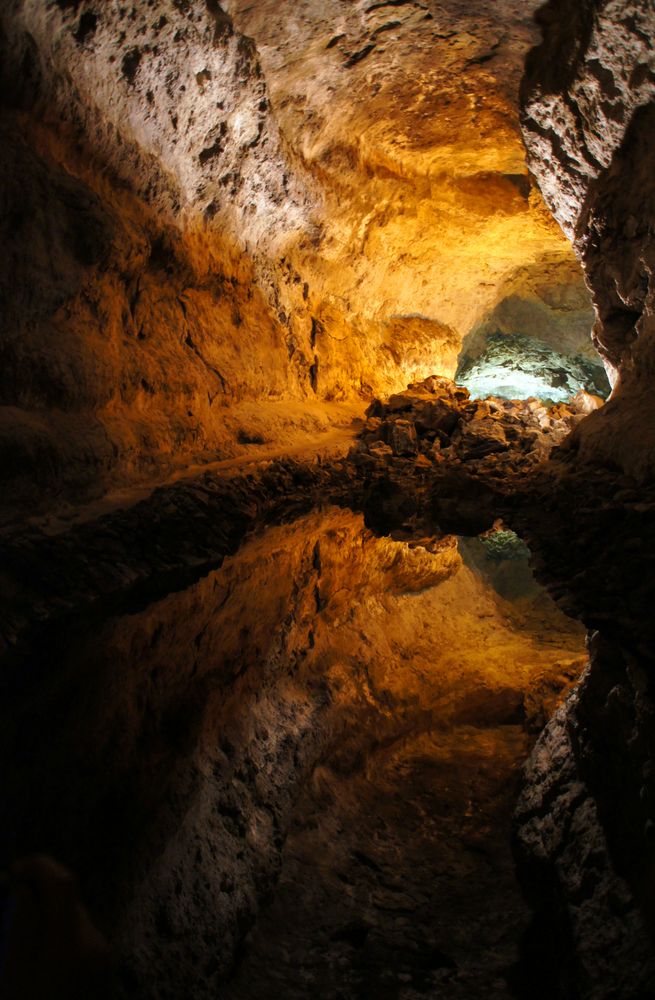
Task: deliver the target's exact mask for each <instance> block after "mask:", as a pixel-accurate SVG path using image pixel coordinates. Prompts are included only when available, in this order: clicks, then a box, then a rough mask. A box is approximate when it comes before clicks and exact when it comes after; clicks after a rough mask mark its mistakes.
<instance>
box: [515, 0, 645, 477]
mask: <svg viewBox="0 0 655 1000" xmlns="http://www.w3.org/2000/svg"><path fill="white" fill-rule="evenodd" d="M539 17H540V21H541V24H542V28H543V33H544V39H543V42H542V44H541V45H540V46H539V47H538V48H536V49H534V50H533V51H532V52H531V54H530V56H529V58H528V61H527V67H526V75H525V78H524V80H523V84H522V95H521V99H522V127H523V133H524V136H525V141H526V147H527V150H528V162H529V164H530V167H531V169H532V171H533V172H534V175H535V176H536V178H537V181H538V183H539V185H540V188H541V190H542V192H543V194H544V197H545V199H546V202H547V204H548V206H549V207H550V209H551V210H552V212H553V214H554V215H555V218H556V219H557V220H558V221H559V223H560V224H561V226H562V228H563V229H564V231H565V232H566V233H567V234H568V235H569V236H570V238H571V239H572V241H573V245H574V247H575V250H576V253H577V255H578V257H579V259H580V261H581V263H582V265H583V267H584V270H585V274H586V277H587V281H588V284H589V287H590V289H591V292H592V295H593V299H594V305H595V309H596V315H597V318H596V323H595V327H594V334H593V337H594V342H595V344H596V346H597V347H598V350H599V352H600V354H601V355H602V356H603V357H604V359H605V361H606V364H607V366H608V368H609V370H610V371H611V372H612V373H613V376H614V379H615V381H616V387H615V391H614V397H613V399H612V400H611V401H610V403H609V405H608V406H607V407H606V408H605V409H604V410H603V411H602V412H599V413H598V414H596V415H595V416H594V417H593V418H592V419H591V420H589V421H588V422H587V423H586V424H585V426H584V427H583V428H581V429H580V431H579V432H578V434H577V435H576V436H575V438H574V440H573V442H572V445H571V447H572V451H574V452H577V453H578V454H579V455H580V456H581V457H582V459H583V460H584V459H587V458H589V459H591V458H593V457H594V456H595V457H596V460H598V458H599V457H600V456H604V458H605V460H606V461H608V462H610V463H612V464H613V465H614V466H615V467H618V468H622V469H624V470H625V471H627V472H629V473H631V474H635V475H638V476H639V477H640V478H642V479H644V480H645V479H648V478H649V477H650V476H652V473H653V468H654V465H653V462H654V458H655V437H654V435H655V430H654V428H655V419H654V414H653V402H652V392H651V388H650V386H651V382H652V377H653V350H654V348H653V319H652V314H653V284H652V278H651V272H652V255H653V238H652V228H653V176H652V159H653V139H652V134H653V128H652V125H653V115H654V113H655V104H654V98H655V77H654V71H655V54H654V51H653V44H652V39H653V29H654V21H653V11H652V8H651V6H650V4H645V3H626V2H625V0H613V2H609V0H608V2H586V3H584V4H570V3H566V2H551V3H548V4H546V5H545V6H544V8H543V10H542V11H541V12H540V15H539ZM628 441H629V442H630V446H629V447H626V443H627V442H628Z"/></svg>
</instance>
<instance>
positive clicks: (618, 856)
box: [517, 0, 655, 1000]
mask: <svg viewBox="0 0 655 1000" xmlns="http://www.w3.org/2000/svg"><path fill="white" fill-rule="evenodd" d="M540 21H541V24H542V29H543V34H544V38H543V42H542V44H541V45H540V46H539V47H538V48H536V49H535V50H533V51H532V53H531V54H530V56H529V58H528V61H527V68H526V76H525V78H524V81H523V86H522V104H523V110H522V124H523V129H524V135H525V139H526V145H527V148H528V152H529V163H530V166H531V169H532V171H533V172H534V174H535V176H536V178H537V180H538V182H539V184H540V186H541V189H542V191H543V193H544V196H545V198H546V201H547V203H548V204H549V206H550V207H551V209H552V211H553V212H554V214H555V216H556V218H557V219H558V221H559V222H560V224H561V225H562V227H563V229H564V230H565V232H567V233H568V235H569V236H570V237H571V239H572V241H573V245H574V247H575V250H576V253H577V254H578V257H579V259H580V261H581V262H582V265H583V267H584V269H585V274H586V277H587V281H588V284H589V287H590V289H591V291H592V295H593V298H594V305H595V309H596V322H595V327H594V341H595V343H596V344H597V346H598V349H599V351H600V353H601V354H602V355H603V357H604V358H605V361H606V365H607V368H608V370H609V371H610V372H611V373H612V374H613V378H614V380H615V388H614V391H613V395H612V398H611V399H610V401H609V403H608V404H607V405H606V406H605V407H603V409H602V410H599V411H596V412H595V413H593V414H591V416H589V417H588V418H587V419H586V420H585V421H583V422H582V423H581V424H580V425H579V426H578V428H576V430H575V431H574V432H573V434H572V435H571V438H570V439H569V440H568V441H567V442H566V443H565V445H564V446H563V447H562V448H561V449H560V450H559V451H558V453H557V455H556V457H557V458H558V459H559V461H558V462H555V463H552V464H551V467H550V474H551V475H552V476H553V477H554V480H555V481H556V480H558V479H559V480H560V485H559V486H557V487H556V489H555V491H554V492H552V491H551V501H550V503H551V504H552V506H553V509H557V510H558V511H559V514H556V515H554V516H553V515H547V514H545V513H544V515H543V517H542V519H541V523H539V522H537V521H535V522H534V527H535V530H536V533H537V535H540V536H541V542H540V543H539V542H537V543H536V548H537V549H538V551H539V553H540V556H539V560H540V564H541V566H542V568H543V572H544V573H545V575H546V576H547V577H549V578H550V580H552V581H557V583H556V584H555V588H556V590H557V592H558V593H559V595H560V597H561V599H562V600H565V601H567V603H568V604H569V606H573V607H574V608H575V609H576V611H577V613H578V614H580V615H581V617H582V619H583V621H585V623H586V624H587V625H588V626H589V627H590V628H591V629H592V630H594V637H593V641H592V646H591V649H592V657H591V666H590V670H589V673H588V675H587V677H586V678H585V680H584V681H583V683H582V685H581V687H580V690H579V692H578V693H576V695H575V696H574V697H573V698H572V699H571V700H570V701H569V702H568V704H567V706H566V708H565V709H564V710H563V711H562V712H561V713H560V714H559V716H558V717H557V718H556V719H555V720H553V722H552V723H550V724H549V726H548V727H547V728H546V730H545V732H544V734H543V736H542V738H541V740H540V743H539V745H538V747H537V749H536V751H535V753H534V754H533V757H532V759H531V761H530V762H529V764H528V767H527V770H526V776H525V788H524V792H523V795H522V798H521V802H520V805H519V810H518V814H517V845H518V846H517V849H518V857H519V862H520V865H521V867H522V870H523V877H524V884H525V886H526V890H527V892H528V893H529V895H530V896H531V899H532V901H533V904H534V905H535V908H536V911H537V914H538V920H537V924H536V925H535V934H534V938H533V939H532V941H531V942H529V947H528V953H529V957H528V959H527V961H528V962H531V963H532V965H533V966H534V964H535V963H537V964H540V965H541V968H542V969H543V975H544V977H545V983H546V986H545V993H546V994H547V995H549V996H553V995H554V996H561V997H570V996H575V997H584V998H592V997H593V998H594V1000H596V998H604V997H610V996H612V997H617V998H618V997H620V998H626V1000H628V998H633V997H642V996H644V997H645V996H651V995H652V993H653V990H654V989H655V966H654V964H653V926H654V925H653V898H654V896H653V879H652V872H653V845H652V835H651V829H652V823H653V819H652V816H651V810H652V802H653V787H652V763H651V762H652V734H653V685H652V668H653V664H652V635H651V624H650V618H651V615H650V603H651V601H650V595H649V588H650V584H649V583H647V582H645V581H650V579H651V578H652V567H651V562H652V553H653V504H652V495H651V483H652V474H653V470H654V468H655V466H654V458H655V447H654V445H655V413H654V411H653V402H652V377H653V350H654V343H655V340H654V337H653V334H654V332H655V331H654V330H653V285H652V277H651V272H652V263H651V259H652V254H653V243H652V203H653V198H652V183H653V182H652V162H653V154H654V149H653V130H652V122H653V115H654V113H655V77H654V74H653V71H654V69H655V53H654V49H653V42H652V39H653V36H654V32H655V11H653V8H652V5H651V4H642V3H633V2H631V0H594V2H587V3H583V4H569V3H566V2H564V0H551V2H550V3H548V4H546V5H545V6H544V8H543V9H542V11H541V12H540ZM612 481H613V483H614V484H613V485H612ZM565 483H566V484H567V485H566V486H565V485H564V484H565ZM576 483H577V485H575V484H576ZM562 490H565V493H566V500H564V497H563V495H562V493H561V491H562ZM576 491H579V492H580V496H581V497H582V496H583V495H585V496H586V497H587V499H586V501H585V502H583V503H579V504H576V506H575V508H574V509H575V516H574V520H573V527H572V528H571V529H569V528H565V527H564V524H565V517H566V515H565V514H564V510H565V509H568V510H569V511H570V505H571V498H572V497H573V496H574V495H575V493H576ZM558 493H559V494H560V496H561V499H560V501H556V500H555V496H556V495H557V494H558ZM649 497H651V500H649V499H648V498H649ZM642 500H644V501H646V502H645V503H644V504H643V506H642V505H641V504H640V501H642ZM635 519H636V520H635ZM548 524H549V525H550V530H549V529H548V526H547V525H548ZM574 535H575V538H574ZM557 536H561V538H560V541H558V542H554V539H555V538H556V537H557ZM565 549H566V551H565ZM576 564H577V565H578V566H582V565H583V564H584V565H586V568H585V569H584V570H583V571H582V572H580V573H579V575H578V576H577V577H576V576H575V574H574V573H572V566H573V565H576ZM594 567H595V569H594ZM595 574H597V576H598V578H597V579H596V580H595V581H594V579H593V577H594V575H595ZM608 955H610V956H611V961H610V962H608V961H607V956H608Z"/></svg>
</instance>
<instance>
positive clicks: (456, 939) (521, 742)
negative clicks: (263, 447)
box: [7, 508, 584, 1000]
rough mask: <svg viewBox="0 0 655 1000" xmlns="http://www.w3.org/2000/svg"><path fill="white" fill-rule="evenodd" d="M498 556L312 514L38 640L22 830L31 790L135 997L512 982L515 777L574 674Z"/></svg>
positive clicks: (20, 833)
mask: <svg viewBox="0 0 655 1000" xmlns="http://www.w3.org/2000/svg"><path fill="white" fill-rule="evenodd" d="M509 541H510V540H508V539H505V541H504V543H503V540H502V539H501V538H499V537H496V538H495V540H492V541H488V540H487V541H483V542H480V541H476V540H471V539H468V540H459V542H458V540H457V539H455V538H453V537H450V538H445V539H443V540H441V541H437V542H435V543H434V544H433V545H431V550H430V551H427V550H426V549H425V548H422V547H421V546H412V545H410V544H407V543H405V542H397V541H393V540H391V539H390V538H384V537H383V538H379V537H376V536H374V535H373V534H372V533H371V532H370V531H369V530H368V529H366V528H365V527H364V524H363V518H362V516H361V515H358V514H354V513H352V512H350V511H348V510H340V509H335V508H330V509H327V510H323V511H315V512H313V513H311V514H309V515H307V516H304V517H302V518H299V519H298V520H297V521H295V522H294V523H292V524H288V525H282V526H279V527H274V528H269V529H267V530H265V531H262V532H261V533H259V534H256V535H253V536H252V537H251V538H250V539H249V540H247V541H246V542H245V543H244V544H243V545H242V547H241V549H240V551H239V552H238V553H237V554H236V555H235V556H234V557H232V558H229V559H226V561H225V563H224V564H223V566H222V567H221V568H220V569H219V570H216V571H214V572H211V573H209V574H208V575H207V576H206V577H205V578H203V579H202V580H200V581H199V582H198V583H196V584H195V585H194V586H192V587H189V588H188V589H186V590H183V591H180V592H179V593H175V594H171V595H170V596H168V597H166V598H165V599H163V600H160V601H157V602H153V603H151V604H149V606H148V607H147V608H146V609H145V610H143V611H141V612H139V613H136V614H131V615H122V616H117V617H114V618H111V619H108V620H105V621H103V622H101V623H98V624H96V625H95V626H94V627H93V629H92V630H89V631H88V633H87V634H85V635H82V634H81V630H80V628H79V627H76V629H75V631H74V633H73V634H71V636H70V637H65V641H63V640H62V642H61V643H60V644H59V647H58V648H57V649H54V648H53V649H52V651H46V654H47V655H49V656H51V657H52V658H53V660H54V659H56V661H57V662H56V669H54V668H53V667H52V664H50V663H49V662H47V663H44V665H43V676H44V677H46V676H47V677H48V678H49V680H48V684H49V685H50V688H49V690H48V691H47V697H46V696H45V695H44V698H43V702H42V705H41V706H40V707H39V706H37V705H34V704H33V703H32V702H30V705H29V713H28V714H25V715H24V716H20V717H19V716H17V717H16V719H15V720H14V722H13V725H14V726H15V732H14V733H13V735H12V734H9V736H8V738H9V739H12V740H14V743H15V745H16V746H17V747H25V748H27V749H26V751H25V754H24V757H25V760H26V761H28V760H29V773H27V771H28V766H27V764H26V765H25V767H24V768H23V770H22V771H21V777H20V787H18V785H17V786H16V788H15V789H13V790H10V791H8V792H7V797H8V799H11V798H12V796H13V800H15V802H16V805H15V808H14V809H13V813H12V814H13V815H14V816H15V817H16V822H17V823H18V822H20V819H21V817H23V816H25V817H29V816H30V810H29V809H28V808H27V807H26V805H25V798H24V797H25V795H26V794H28V793H29V789H30V788H33V787H39V788H40V789H41V790H42V791H41V794H40V799H39V801H40V803H41V806H42V815H41V817H40V824H39V835H40V836H41V837H43V840H44V842H46V843H49V844H52V845H53V850H54V851H56V852H57V853H58V854H59V855H60V856H61V857H62V858H64V860H67V861H71V860H72V863H73V867H74V868H75V870H76V871H77V872H78V873H80V874H81V875H82V877H83V879H84V880H85V881H84V884H85V886H86V887H88V889H89V898H92V899H93V900H94V901H95V906H96V911H95V912H96V914H97V916H98V917H99V919H100V920H101V922H103V926H106V927H111V928H112V938H113V940H114V942H115V943H116V944H117V946H118V948H119V949H120V950H122V952H123V954H124V955H125V956H126V968H125V970H124V976H125V977H126V983H127V986H128V988H129V990H130V991H132V993H133V994H135V995H151V993H150V987H149V984H150V982H151V977H152V969H153V967H156V968H157V969H158V980H157V981H158V982H163V983H168V984H170V993H171V995H179V990H178V987H179V986H180V983H181V980H180V976H183V977H184V981H185V983H186V988H187V989H188V993H189V995H195V996H209V995H216V994H217V993H219V992H221V991H223V992H221V995H224V996H226V997H227V998H229V1000H241V998H243V1000H246V998H248V1000H256V998H261V1000H264V998H266V1000H270V998H271V997H273V996H286V997H290V998H294V997H297V998H298V1000H300V998H303V1000H304V998H306V997H307V996H324V997H343V998H350V997H353V998H354V997H361V996H375V997H384V996H389V997H391V996H393V997H396V996H401V995H405V994H403V993H402V990H410V993H407V994H406V995H407V996H411V995H412V994H411V990H415V991H418V992H421V991H423V992H425V991H428V992H430V991H431V990H437V989H439V988H440V984H443V983H448V996H449V998H451V997H460V996H461V997H473V996H475V997H476V998H477V997H479V996H503V995H505V980H504V978H503V970H504V969H505V968H506V967H508V966H510V965H511V963H512V961H513V958H514V953H515V948H516V942H517V937H518V934H519V931H520V928H521V927H522V926H523V924H524V923H525V920H526V911H525V908H524V904H523V902H522V900H521V898H520V895H519V893H518V889H517V887H516V884H515V880H514V872H513V866H512V861H511V857H510V852H509V821H510V814H511V805H512V797H513V789H514V783H515V778H516V772H517V768H518V767H519V766H520V764H521V762H522V761H523V760H524V759H525V757H526V756H527V753H528V750H529V747H530V745H531V742H532V741H533V739H534V733H535V731H536V730H537V729H538V728H539V726H540V725H542V724H543V722H544V719H545V717H546V715H547V713H548V712H549V711H550V709H551V708H552V706H553V704H554V703H555V702H556V701H557V698H558V697H560V694H561V692H562V690H563V689H564V688H565V687H566V686H567V685H568V684H570V683H571V681H572V680H573V679H574V678H575V676H576V675H577V673H578V671H579V670H580V668H581V666H582V663H583V661H584V647H583V634H582V630H581V627H580V626H579V625H578V624H577V623H575V622H572V621H570V620H569V619H567V618H565V617H564V616H563V615H562V614H561V613H560V612H559V611H558V609H557V607H556V606H555V605H554V604H553V603H552V601H550V600H549V598H548V597H547V596H546V595H545V594H543V593H542V592H540V591H538V589H537V588H536V585H535V584H534V582H533V581H532V579H531V575H530V573H529V569H528V567H527V561H526V560H527V556H526V553H525V551H523V550H521V549H520V546H517V543H516V542H511V544H509ZM501 543H502V544H501ZM503 545H504V546H505V548H506V549H507V548H508V547H509V551H508V552H505V553H504V555H510V556H512V558H511V559H509V560H507V559H505V558H500V556H502V555H503ZM71 761H75V780H74V781H71V778H70V776H71ZM26 775H27V776H26ZM98 775H102V781H98ZM28 778H29V780H27V779H28ZM15 833H16V837H20V838H21V841H22V842H24V843H25V842H27V843H29V838H30V836H33V831H30V830H21V829H18V828H17V829H16V831H15ZM98 843H102V844H103V845H105V847H104V858H105V860H106V864H105V865H103V868H102V871H100V870H98V866H97V846H96V845H97V844H98ZM60 844H61V845H62V847H61V849H60V848H59V847H58V845H60ZM71 845H72V846H71ZM126 845H129V846H127V847H126ZM107 873H111V876H110V878H109V879H108V877H107ZM278 877H279V878H278ZM265 899H268V900H269V905H268V907H267V908H264V909H263V910H261V906H262V901H263V900H265ZM258 914H259V916H258ZM257 918H258V919H257ZM256 919H257V923H256V925H255V927H254V929H253V930H252V931H251V938H250V940H249V948H248V950H247V953H246V954H245V956H244V954H243V950H241V951H240V948H241V945H242V943H243V942H244V939H246V940H248V939H247V934H248V930H249V928H251V927H252V925H253V923H254V921H255V920H256ZM235 954H239V955H240V959H241V960H240V963H239V964H238V967H237V968H236V969H235V968H234V956H235ZM230 976H231V982H230V985H229V986H228V987H227V989H226V990H225V988H224V987H223V986H222V985H221V984H222V983H224V982H225V979H226V978H229V977H230ZM176 991H177V992H176ZM399 991H400V992H399Z"/></svg>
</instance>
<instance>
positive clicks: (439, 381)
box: [349, 375, 603, 471]
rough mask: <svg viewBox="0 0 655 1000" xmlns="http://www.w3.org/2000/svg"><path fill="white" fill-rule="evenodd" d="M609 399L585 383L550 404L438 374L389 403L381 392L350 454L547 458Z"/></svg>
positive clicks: (508, 460)
mask: <svg viewBox="0 0 655 1000" xmlns="http://www.w3.org/2000/svg"><path fill="white" fill-rule="evenodd" d="M602 404H603V400H602V399H601V398H600V397H598V396H592V395H590V394H589V393H586V392H583V391H580V392H579V393H577V395H576V396H574V397H573V399H572V400H571V401H570V403H558V404H556V405H554V406H550V407H548V406H546V405H545V404H544V403H543V402H541V401H540V400H538V399H520V400H509V399H500V398H497V397H490V398H489V399H484V400H481V399H471V398H470V396H469V392H468V390H467V389H464V388H462V387H460V386H457V385H455V383H454V382H452V381H451V380H450V379H448V378H444V377H442V376H439V375H431V376H430V377H429V378H426V379H424V380H423V381H422V382H414V383H412V384H410V385H409V386H408V387H407V389H406V390H405V391H404V392H399V393H396V394H395V395H392V396H390V397H389V400H388V401H387V402H386V403H384V402H382V401H381V400H377V399H376V400H375V401H374V402H373V403H372V404H371V406H370V407H369V408H368V410H367V412H366V423H365V425H364V428H363V430H362V432H361V434H360V438H359V440H358V441H357V443H356V444H355V446H354V447H353V449H352V450H351V453H350V456H349V457H350V459H351V460H352V461H353V462H355V463H356V464H358V465H363V466H367V465H371V466H375V465H378V464H379V463H384V464H386V463H390V462H394V461H396V460H397V459H409V460H411V462H412V463H413V464H414V466H419V467H424V468H425V469H430V468H435V467H438V466H439V465H441V464H443V463H446V462H448V463H458V462H475V463H476V464H480V463H481V464H483V465H486V464H488V465H491V466H498V465H499V464H501V465H503V466H504V467H506V468H508V469H510V468H515V469H516V470H517V471H518V470H519V469H520V468H525V465H526V463H527V464H529V465H531V464H536V463H538V462H541V461H543V459H545V458H547V457H548V455H549V454H550V452H551V451H552V449H553V448H554V447H555V446H556V445H559V444H560V443H561V442H562V441H563V440H564V438H565V437H566V436H567V435H568V434H569V433H570V431H571V430H573V428H574V427H575V426H576V424H578V423H579V422H580V421H581V420H582V419H583V418H584V417H585V416H586V415H587V414H588V413H590V412H591V411H592V410H595V409H597V408H598V407H599V406H602Z"/></svg>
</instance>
